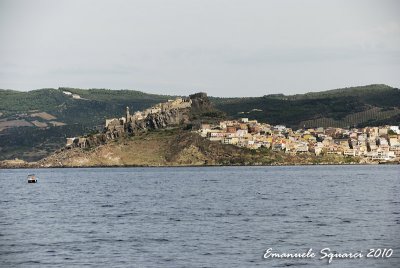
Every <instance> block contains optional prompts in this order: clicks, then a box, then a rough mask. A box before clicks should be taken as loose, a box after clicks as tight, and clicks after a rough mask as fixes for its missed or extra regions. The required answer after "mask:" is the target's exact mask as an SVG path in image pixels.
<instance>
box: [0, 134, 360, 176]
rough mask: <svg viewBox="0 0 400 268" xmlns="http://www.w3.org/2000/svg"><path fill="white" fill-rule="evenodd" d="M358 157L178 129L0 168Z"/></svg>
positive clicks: (276, 162)
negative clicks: (258, 146)
mask: <svg viewBox="0 0 400 268" xmlns="http://www.w3.org/2000/svg"><path fill="white" fill-rule="evenodd" d="M357 161H358V159H357V158H349V157H343V156H337V155H336V156H333V155H329V156H323V157H316V156H314V155H310V154H303V155H289V154H285V153H283V152H272V151H271V150H268V149H262V150H258V151H255V150H250V149H245V148H239V147H236V146H233V145H227V144H221V143H219V142H212V141H209V140H207V139H205V138H202V137H200V136H199V135H198V134H196V133H192V132H190V131H187V130H183V129H180V128H173V129H171V128H170V129H160V130H153V131H148V132H145V133H141V134H139V135H136V136H125V137H120V138H118V139H115V140H111V141H109V142H107V143H106V144H102V145H99V146H95V147H91V148H86V149H81V148H72V149H61V150H58V151H57V152H56V153H54V154H52V155H50V156H48V157H47V158H44V159H42V160H40V161H38V162H35V163H26V162H23V161H3V162H1V161H0V168H7V167H8V168H10V167H12V168H15V167H30V168H36V167H107V166H108V167H110V166H115V167H116V166H203V165H212V166H214V165H290V164H296V165H299V164H316V163H325V164H339V163H357Z"/></svg>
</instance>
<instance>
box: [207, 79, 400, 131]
mask: <svg viewBox="0 0 400 268" xmlns="http://www.w3.org/2000/svg"><path fill="white" fill-rule="evenodd" d="M212 101H213V102H214V103H215V105H216V107H217V108H218V109H220V110H222V111H224V112H225V113H226V114H227V115H228V116H230V117H233V118H240V117H249V118H253V119H257V120H259V121H261V122H269V123H271V124H284V125H287V126H290V127H292V128H301V127H304V126H305V127H318V126H322V127H328V126H332V127H353V126H356V127H357V126H365V125H381V124H382V123H385V124H394V125H398V124H400V121H399V115H400V90H399V89H397V88H392V87H389V86H386V85H369V86H362V87H351V88H343V89H335V90H328V91H323V92H312V93H306V94H298V95H291V96H286V95H283V94H273V95H265V96H263V97H256V98H214V99H212Z"/></svg>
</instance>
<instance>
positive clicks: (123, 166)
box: [0, 162, 400, 170]
mask: <svg viewBox="0 0 400 268" xmlns="http://www.w3.org/2000/svg"><path fill="white" fill-rule="evenodd" d="M377 165H380V166H386V165H388V166H393V165H400V163H398V162H393V163H299V164H285V163H282V164H281V163H278V164H268V165H265V164H264V165H243V164H237V165H234V164H233V165H88V166H29V165H28V166H19V167H17V166H7V167H6V166H0V170H6V169H64V168H74V169H85V168H188V167H190V168H206V167H207V168H208V167H298V166H377Z"/></svg>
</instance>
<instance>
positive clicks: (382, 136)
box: [197, 118, 400, 162]
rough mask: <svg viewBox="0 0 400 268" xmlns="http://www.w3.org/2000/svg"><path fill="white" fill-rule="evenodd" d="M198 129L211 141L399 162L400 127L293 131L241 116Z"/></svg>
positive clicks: (251, 147)
mask: <svg viewBox="0 0 400 268" xmlns="http://www.w3.org/2000/svg"><path fill="white" fill-rule="evenodd" d="M197 132H198V133H199V134H200V135H201V136H202V137H205V138H208V139H209V140H210V141H217V142H221V143H223V144H233V145H236V146H239V147H245V148H249V149H258V148H261V147H265V148H269V149H271V150H272V151H283V152H285V153H288V154H301V153H306V154H307V153H312V154H315V155H317V156H318V155H324V154H337V155H344V156H353V157H360V158H361V160H362V162H370V161H382V162H384V161H396V160H397V161H398V160H399V158H400V142H399V141H400V130H399V126H380V127H365V128H351V129H343V128H334V127H329V128H322V127H318V128H308V129H298V130H293V129H291V128H287V127H285V126H283V125H275V126H271V125H269V124H265V123H259V122H257V120H249V119H248V118H241V119H240V120H237V121H236V120H233V121H221V122H219V124H216V125H211V124H202V125H201V127H200V129H199V130H197Z"/></svg>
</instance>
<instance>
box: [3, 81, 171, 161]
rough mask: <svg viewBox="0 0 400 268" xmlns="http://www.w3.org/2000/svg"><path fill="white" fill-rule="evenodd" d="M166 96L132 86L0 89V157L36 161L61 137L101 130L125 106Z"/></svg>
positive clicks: (61, 141)
mask: <svg viewBox="0 0 400 268" xmlns="http://www.w3.org/2000/svg"><path fill="white" fill-rule="evenodd" d="M169 98H171V97H170V96H163V95H154V94H146V93H143V92H140V91H134V90H108V89H89V90H83V89H75V88H59V89H39V90H33V91H29V92H19V91H14V90H0V160H2V159H13V158H16V157H18V158H22V159H25V160H31V161H32V160H38V159H40V158H42V157H44V156H46V155H48V154H49V153H51V152H53V151H55V150H56V149H59V148H60V147H62V146H63V145H64V144H65V138H66V137H73V136H79V135H82V134H84V133H89V132H92V131H95V130H96V129H99V128H102V125H103V124H104V120H105V118H112V117H120V116H121V114H122V113H123V111H124V110H125V107H127V106H129V107H130V109H131V110H134V111H136V110H142V109H145V108H147V107H149V106H151V105H154V104H156V103H159V102H163V101H165V100H167V99H169Z"/></svg>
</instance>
